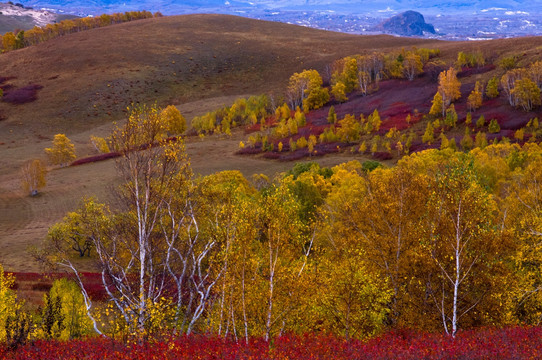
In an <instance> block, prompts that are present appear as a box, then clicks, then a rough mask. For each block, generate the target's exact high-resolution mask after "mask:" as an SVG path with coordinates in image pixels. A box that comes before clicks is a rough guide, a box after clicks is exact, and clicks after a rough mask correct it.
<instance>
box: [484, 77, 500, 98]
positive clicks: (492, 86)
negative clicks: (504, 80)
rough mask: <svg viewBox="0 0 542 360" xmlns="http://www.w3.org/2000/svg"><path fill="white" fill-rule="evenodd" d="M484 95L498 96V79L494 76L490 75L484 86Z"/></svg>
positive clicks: (489, 96)
mask: <svg viewBox="0 0 542 360" xmlns="http://www.w3.org/2000/svg"><path fill="white" fill-rule="evenodd" d="M486 96H487V97H488V98H490V99H494V98H496V97H497V96H499V79H497V77H496V76H494V77H492V78H491V79H490V80H489V81H488V83H487V87H486Z"/></svg>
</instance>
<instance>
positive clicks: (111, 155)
mask: <svg viewBox="0 0 542 360" xmlns="http://www.w3.org/2000/svg"><path fill="white" fill-rule="evenodd" d="M119 156H120V153H118V152H110V153H107V154H100V155H95V156H89V157H86V158H83V159H79V160H75V161H74V162H72V163H71V165H70V166H77V165H83V164H89V163H93V162H97V161H104V160H108V159H114V158H117V157H119Z"/></svg>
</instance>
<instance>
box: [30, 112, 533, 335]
mask: <svg viewBox="0 0 542 360" xmlns="http://www.w3.org/2000/svg"><path fill="white" fill-rule="evenodd" d="M145 119H146V118H144V117H141V116H136V117H135V118H134V121H133V122H129V123H128V124H127V125H126V127H125V128H122V129H119V130H117V131H116V132H115V134H114V135H113V136H112V144H113V147H114V148H115V150H116V151H119V152H121V153H122V154H123V156H122V158H121V159H120V160H119V161H118V170H119V174H120V176H121V178H122V179H123V184H122V185H121V186H120V188H119V189H118V190H117V194H116V196H115V199H117V202H116V203H115V204H114V206H113V204H111V206H109V205H106V204H100V203H98V202H96V200H93V199H87V200H86V201H85V202H84V203H83V204H82V206H81V207H80V208H79V209H78V210H76V211H75V212H74V213H71V214H69V215H68V216H67V217H66V218H65V219H64V220H63V221H62V222H61V223H59V224H57V225H55V226H54V227H53V228H51V230H50V232H49V236H48V238H47V241H46V244H45V246H44V248H43V250H42V252H41V253H39V254H38V255H37V256H38V257H39V258H40V259H41V260H43V261H45V262H47V263H50V264H56V265H61V266H65V267H67V268H69V269H71V270H73V271H74V274H76V276H77V275H78V274H79V273H78V272H77V266H76V263H75V262H74V261H73V259H74V256H80V255H81V254H80V253H79V252H77V253H75V252H74V251H73V248H74V245H75V244H76V243H78V244H81V243H83V242H86V243H88V244H89V247H90V248H91V251H90V253H91V255H90V256H91V257H92V258H93V259H94V260H95V261H96V264H97V266H98V268H99V269H100V271H101V273H102V279H103V286H104V287H105V289H106V292H107V295H108V298H109V300H110V301H109V302H108V303H109V304H110V305H111V308H108V310H107V314H108V315H107V316H105V315H104V314H103V313H102V312H103V311H104V310H103V309H102V308H100V306H97V304H93V303H92V299H91V298H90V297H89V296H88V294H87V293H86V292H85V290H84V287H83V292H82V294H83V297H84V299H85V304H86V308H87V309H88V314H89V316H90V317H91V319H93V324H94V325H93V327H94V328H95V331H97V332H99V333H104V334H108V335H110V336H112V334H114V333H116V332H118V331H124V332H126V333H131V334H136V335H138V336H147V335H150V334H152V333H154V332H159V331H166V330H167V329H169V330H168V331H170V330H171V331H174V332H175V333H187V334H189V333H193V332H204V333H213V334H216V335H218V336H231V337H234V338H236V339H243V338H244V339H247V340H248V338H249V337H250V336H263V337H264V338H265V339H270V338H271V337H273V336H276V335H279V334H282V333H285V332H293V333H306V332H319V331H325V332H332V333H335V334H338V335H341V336H345V337H356V338H363V337H366V336H370V335H372V334H374V333H375V332H378V331H380V330H381V329H383V328H386V327H398V328H402V327H412V328H418V329H425V330H438V329H444V330H445V331H446V332H447V333H449V334H451V335H455V333H456V332H457V331H458V329H460V328H469V327H475V326H483V325H505V324H514V323H526V324H532V323H536V322H537V321H538V319H539V317H540V316H541V314H542V302H541V300H542V298H540V293H539V291H538V290H539V289H540V288H539V284H540V279H542V272H541V270H540V269H541V266H540V264H541V262H542V258H541V257H540V254H539V251H538V248H539V243H540V234H541V233H542V228H541V225H540V224H542V221H541V220H542V219H541V216H542V215H541V214H542V213H541V212H540V210H539V204H540V202H541V200H542V199H540V194H542V191H541V189H540V184H541V183H542V182H541V181H540V178H541V177H542V172H541V171H540V169H542V163H541V159H542V147H541V146H540V145H537V144H532V143H528V144H526V145H524V147H523V148H521V147H520V146H518V145H515V144H514V145H511V144H498V145H490V146H487V147H485V148H484V149H475V150H473V151H471V152H470V153H467V154H465V153H462V152H455V151H453V150H451V149H446V150H428V151H424V152H421V153H417V154H414V155H411V156H407V157H405V158H403V159H402V160H400V161H399V163H398V164H397V166H395V167H393V168H382V167H376V169H375V166H372V164H371V166H363V165H361V164H360V163H359V162H357V161H352V162H349V163H345V164H342V165H339V166H336V167H334V168H332V169H328V168H321V167H320V166H318V165H317V164H313V163H305V164H298V165H296V166H295V167H294V168H293V169H292V171H290V172H289V173H286V174H281V175H280V176H278V177H277V178H276V179H273V180H271V181H270V180H269V179H267V178H266V177H264V176H256V177H254V178H253V179H251V180H248V179H246V178H244V177H243V176H242V175H241V173H239V172H238V171H226V172H221V173H216V174H213V175H210V176H207V177H203V178H199V179H193V177H192V174H191V171H190V165H189V162H188V159H187V158H186V155H185V153H184V151H183V144H182V142H181V141H178V142H168V141H165V140H163V141H162V140H160V139H159V138H156V137H155V136H154V135H153V134H154V133H155V131H153V130H152V129H155V127H156V126H158V125H157V124H155V123H153V122H152V121H150V122H148V121H147V120H145ZM157 141H158V142H159V141H162V142H161V145H162V146H160V147H159V146H155V147H151V148H148V149H147V150H145V151H133V148H134V146H135V145H137V144H140V143H151V142H157ZM371 169H374V170H372V171H369V170H371ZM80 285H82V283H81V282H80ZM103 319H106V320H107V321H104V320H103ZM108 324H109V325H108ZM113 324H114V325H113ZM119 329H120V330H119Z"/></svg>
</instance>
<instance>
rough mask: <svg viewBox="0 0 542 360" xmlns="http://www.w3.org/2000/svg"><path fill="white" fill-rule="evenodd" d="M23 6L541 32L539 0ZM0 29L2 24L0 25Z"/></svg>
mask: <svg viewBox="0 0 542 360" xmlns="http://www.w3.org/2000/svg"><path fill="white" fill-rule="evenodd" d="M22 3H23V5H24V6H27V7H33V8H36V9H48V10H51V11H55V12H58V13H60V14H72V15H77V16H88V15H99V14H102V13H113V12H125V11H132V10H148V11H152V12H156V11H160V12H161V13H163V14H164V15H174V14H175V15H180V14H190V13H219V14H233V15H240V16H245V17H250V18H254V19H261V20H270V21H278V22H284V23H290V24H296V25H302V26H308V27H313V28H318V29H324V30H331V31H339V32H345V33H353V34H375V33H380V32H381V31H379V30H378V26H379V25H380V24H381V23H382V22H383V21H385V20H387V19H389V18H391V17H392V16H394V15H397V14H400V13H402V12H404V11H407V10H415V11H418V12H420V13H422V14H423V15H424V16H425V19H426V21H427V22H428V23H430V24H433V25H434V27H435V30H436V34H431V35H428V34H426V37H431V38H437V39H443V40H487V39H494V38H506V37H517V36H529V35H540V34H542V21H541V20H540V19H539V16H538V14H539V13H540V12H541V11H542V2H541V1H531V2H527V1H523V0H516V1H485V0H481V1H472V2H467V1H457V2H456V1H454V2H449V1H432V2H420V1H415V0H406V1H400V0H395V1H383V0H370V1H363V2H361V1H359V0H358V1H354V0H338V1H332V0H327V1H326V0H312V1H311V0H305V1H301V0H293V1H266V0H263V1H257V0H254V1H248V0H201V1H195V0H192V1H182V2H180V1H171V0H156V1H154V0H153V1H149V0H146V1H145V0H144V1H133V0H128V1H115V0H101V1H100V0H97V1H81V0H77V1H65V0H29V1H23V2H22ZM0 30H1V29H0Z"/></svg>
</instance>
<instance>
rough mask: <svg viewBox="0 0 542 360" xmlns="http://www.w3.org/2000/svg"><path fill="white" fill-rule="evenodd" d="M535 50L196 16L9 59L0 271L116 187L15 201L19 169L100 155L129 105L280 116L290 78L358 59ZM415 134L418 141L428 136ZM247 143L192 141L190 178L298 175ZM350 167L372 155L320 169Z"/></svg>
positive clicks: (526, 45) (536, 42)
mask: <svg viewBox="0 0 542 360" xmlns="http://www.w3.org/2000/svg"><path fill="white" fill-rule="evenodd" d="M540 45H542V39H541V38H524V39H508V40H499V41H492V42H477V43H460V42H454V43H445V42H436V41H428V40H421V39H404V38H396V37H390V36H374V37H373V36H370V37H365V36H353V35H346V34H340V33H332V32H325V31H319V30H314V29H309V28H304V27H298V26H293V25H286V24H280V23H272V22H263V21H257V20H250V19H245V18H240V17H234V16H222V15H189V16H175V17H163V18H153V19H147V20H141V21H137V22H133V23H125V24H119V25H113V26H110V27H106V28H99V29H92V30H88V31H84V32H81V33H77V34H70V35H67V36H64V37H62V38H57V39H53V40H50V41H47V42H44V43H41V44H39V45H36V46H31V47H28V48H25V49H21V50H16V51H11V52H9V53H5V54H2V55H0V69H1V70H0V82H1V83H0V88H2V89H3V90H4V101H0V118H1V119H2V120H1V121H0V133H1V134H2V137H1V138H0V155H1V157H0V170H1V172H0V212H2V213H3V214H4V216H3V218H2V221H0V229H1V230H2V235H0V241H1V242H2V245H3V246H4V247H5V249H9V251H8V252H6V253H9V254H10V256H9V257H6V258H3V259H1V260H2V262H3V263H4V264H5V265H6V266H7V267H8V269H10V270H32V269H34V270H36V268H35V267H34V265H31V264H30V263H29V262H28V261H27V260H26V256H27V255H26V252H25V249H26V247H27V246H28V245H31V244H35V243H36V242H38V241H39V240H41V239H43V237H44V236H45V234H46V231H47V229H48V227H49V226H50V225H52V224H53V223H54V222H56V221H58V220H59V219H61V218H62V216H63V214H65V212H66V211H69V210H71V209H74V208H75V207H76V205H77V203H78V201H79V199H80V198H81V197H82V196H83V195H96V196H98V197H100V198H107V196H108V193H109V190H108V189H109V186H110V184H112V183H114V182H115V178H116V175H115V174H114V171H113V163H112V162H103V163H94V164H90V165H86V166H85V167H78V168H65V169H55V170H54V171H52V172H50V173H49V175H48V181H47V186H46V187H45V189H44V191H43V192H42V193H41V195H40V196H38V197H37V198H34V199H29V198H27V197H26V194H24V193H23V192H22V190H20V175H19V171H20V168H21V165H22V164H23V162H25V161H27V160H29V159H32V158H39V157H42V158H44V156H45V154H44V152H43V149H44V148H46V147H48V146H50V143H51V141H52V140H53V136H54V135H55V134H57V133H66V134H67V135H68V137H69V138H70V139H72V140H73V141H74V143H75V147H76V155H77V156H78V158H81V157H85V156H88V155H93V154H95V152H94V150H93V148H92V146H91V145H90V143H89V137H90V136H91V135H97V136H107V135H108V134H109V133H110V130H111V129H112V125H111V124H112V122H113V121H122V120H123V119H124V118H125V117H126V107H127V106H128V105H130V104H131V103H132V102H135V103H137V102H139V103H153V102H155V101H156V102H157V103H158V105H160V106H165V105H168V104H176V105H178V107H179V109H180V110H181V112H182V113H183V114H184V115H185V117H186V118H187V119H188V121H189V122H190V120H191V119H192V118H193V117H194V116H196V115H198V116H199V115H204V114H205V113H206V112H208V111H213V110H216V109H219V108H221V107H223V106H225V105H227V106H229V105H231V104H232V103H233V102H234V100H235V99H236V98H237V97H247V96H248V95H260V94H268V95H272V97H273V98H274V101H275V103H276V104H279V103H280V102H281V101H282V100H286V98H285V93H286V89H287V86H288V80H289V78H290V76H291V75H292V74H293V73H295V72H301V71H302V70H303V69H311V68H313V69H316V70H317V71H319V72H320V73H322V74H324V73H325V72H326V67H328V66H329V65H330V64H333V62H334V61H336V60H338V59H340V58H343V57H345V56H350V55H354V54H360V53H372V52H374V51H379V52H383V53H397V52H400V51H401V49H403V48H406V49H411V48H412V47H413V46H417V47H425V48H434V49H439V50H440V55H439V60H440V61H442V62H443V63H444V64H452V63H453V62H455V61H456V59H457V53H458V52H459V51H465V52H471V53H472V52H476V51H481V52H483V53H484V54H485V55H486V56H487V57H488V59H492V61H493V60H494V61H498V60H499V59H500V58H502V57H504V56H506V55H508V54H512V55H517V56H519V64H520V65H521V64H522V63H525V64H523V65H524V66H526V65H527V64H528V63H529V62H530V61H533V60H534V59H536V57H537V56H538V55H539V52H540V49H539V48H540ZM498 71H500V70H498V69H497V70H494V71H490V72H487V73H484V74H481V75H477V74H474V75H472V76H467V77H464V78H462V79H461V81H462V83H464V84H465V86H467V87H468V86H473V84H474V82H475V80H476V79H478V78H479V77H480V76H481V77H482V79H486V77H487V78H489V77H490V76H493V75H494V74H495V73H497V72H498ZM436 87H437V84H436V82H434V80H431V79H430V78H429V77H424V78H421V79H417V80H415V81H413V82H408V81H405V82H403V83H397V82H388V83H382V84H381V90H380V91H379V92H377V93H376V94H374V95H372V96H367V97H362V98H359V99H358V100H356V98H355V97H352V100H353V101H352V102H345V103H343V104H339V105H336V108H337V113H338V116H339V118H342V117H343V116H344V115H345V114H348V113H352V112H354V113H356V116H358V115H359V113H360V112H361V113H364V114H365V115H368V114H370V113H372V112H373V110H374V109H375V108H377V107H378V108H379V109H378V110H379V111H381V112H382V111H384V113H383V114H382V115H383V120H385V116H386V110H388V111H390V109H386V106H387V105H386V104H388V105H393V103H392V102H390V100H392V99H398V98H399V99H402V100H401V101H404V102H406V101H409V100H411V99H412V96H411V95H414V99H416V101H418V102H419V103H420V104H422V103H423V105H421V106H420V109H419V110H421V111H423V110H424V109H425V110H427V107H428V106H429V105H430V103H429V101H430V96H432V95H433V94H434V92H435V91H436ZM410 89H412V90H410ZM416 94H421V96H420V95H416ZM464 98H466V96H465V97H464ZM8 99H11V100H10V101H9V102H8V101H7V100H8ZM378 103H379V104H380V105H378ZM413 108H414V105H410V106H409V109H410V110H413ZM292 110H293V109H292ZM328 110H329V108H328V107H326V108H324V109H319V110H317V111H315V112H314V114H313V113H310V114H308V115H307V119H308V123H309V125H310V124H311V121H313V119H317V118H318V119H320V118H322V119H324V121H325V117H326V116H327V113H328ZM392 110H393V109H392ZM396 110H397V109H396ZM318 111H320V112H321V113H318ZM393 111H395V110H393ZM522 116H525V115H522ZM489 120H490V119H488V121H489ZM418 127H420V128H419V129H416V131H418V132H422V133H423V130H424V129H423V128H421V125H418ZM437 135H438V134H437ZM307 136H308V133H307ZM420 137H421V134H420ZM219 138H220V141H218V140H219ZM241 141H243V142H245V143H248V141H247V136H246V135H243V133H242V130H235V131H233V134H232V136H231V137H225V138H224V137H219V136H216V135H213V136H210V137H208V138H206V139H204V140H203V141H200V140H199V139H192V138H190V139H188V140H187V152H188V154H189V156H190V157H191V159H192V164H193V168H194V171H195V173H197V174H210V173H213V172H216V171H220V170H226V169H239V170H241V171H242V172H243V173H244V174H245V175H246V176H251V175H252V174H254V173H261V172H263V173H266V174H267V175H273V174H274V173H275V172H277V171H284V170H287V169H289V168H290V167H291V165H289V164H284V163H278V162H272V161H269V160H266V159H262V158H258V157H239V156H236V155H234V153H235V152H236V151H237V150H238V149H239V147H238V146H239V143H240V142H241ZM285 145H286V144H285ZM368 148H369V149H368V150H370V143H369V145H368ZM353 157H354V158H360V159H361V160H364V159H368V158H371V155H359V154H353V155H352V154H349V153H336V154H331V155H327V156H325V157H324V158H319V159H317V161H318V162H319V163H321V164H322V165H324V166H333V165H337V164H339V163H341V162H344V161H345V160H349V159H352V158H353ZM95 174H100V176H96V175H95Z"/></svg>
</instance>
